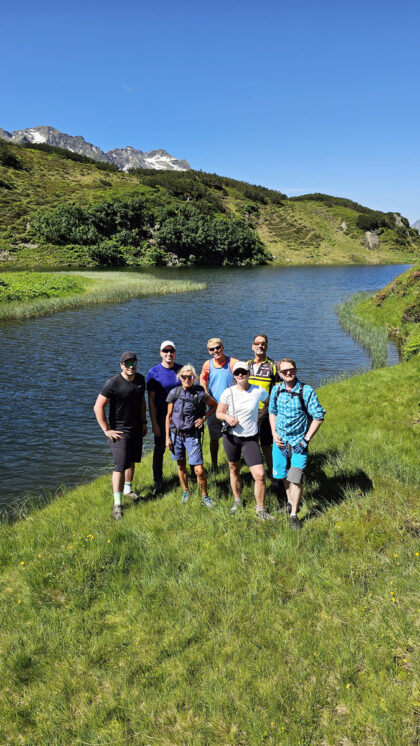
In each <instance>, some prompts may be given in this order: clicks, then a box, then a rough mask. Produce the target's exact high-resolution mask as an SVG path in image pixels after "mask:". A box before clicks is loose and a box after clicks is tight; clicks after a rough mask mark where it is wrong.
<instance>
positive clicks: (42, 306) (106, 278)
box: [0, 270, 205, 321]
mask: <svg viewBox="0 0 420 746" xmlns="http://www.w3.org/2000/svg"><path fill="white" fill-rule="evenodd" d="M39 274H40V275H41V277H42V278H45V277H48V276H49V275H51V279H54V277H57V278H62V277H63V276H65V277H67V278H69V279H71V278H75V279H78V278H81V279H82V280H86V281H87V282H88V285H87V286H86V287H84V288H77V290H76V292H74V293H71V292H67V293H66V294H64V295H59V296H56V295H54V294H52V295H50V297H40V298H36V299H28V300H26V301H17V300H12V301H5V302H1V303H0V321H10V320H19V319H28V318H35V317H38V316H47V315H49V314H53V313H57V312H59V311H64V310H71V309H76V308H83V307H86V306H94V305H98V304H102V303H122V302H125V301H128V300H130V299H131V298H141V297H146V296H149V295H156V294H157V295H167V294H169V293H185V292H192V291H199V290H203V289H204V288H205V283H192V282H185V281H182V280H173V281H172V282H171V281H169V282H167V281H165V282H164V281H163V280H159V279H158V278H155V277H153V275H150V274H141V275H139V276H138V277H136V278H134V277H133V275H129V274H125V273H122V272H116V271H112V270H111V271H109V272H103V273H101V272H98V271H97V272H94V271H92V272H85V271H81V270H73V271H70V272H53V273H48V272H43V273H39ZM99 275H101V276H100V277H99ZM11 277H12V282H11V283H10V281H9V283H8V284H10V285H11V286H12V287H13V280H15V283H16V279H17V278H19V276H18V274H15V273H13V274H11ZM35 277H36V275H35V273H34V275H33V278H34V279H35ZM2 278H3V281H4V282H6V283H7V280H4V275H2V274H0V281H1V280H2ZM45 292H46V293H48V288H47V289H46V291H45Z"/></svg>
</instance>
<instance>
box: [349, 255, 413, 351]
mask: <svg viewBox="0 0 420 746" xmlns="http://www.w3.org/2000/svg"><path fill="white" fill-rule="evenodd" d="M354 311H355V314H356V316H357V318H358V319H360V320H361V323H364V324H370V325H371V327H375V328H376V329H380V328H386V330H387V332H388V334H389V335H390V336H392V337H393V338H394V339H398V340H399V341H400V343H401V348H402V354H403V357H404V358H409V357H411V356H412V355H414V354H417V353H418V352H420V265H417V266H416V267H412V268H411V269H409V270H408V271H407V272H404V273H403V274H402V275H399V277H397V278H396V279H395V280H393V281H392V282H391V283H390V284H389V285H387V286H386V287H385V288H384V289H383V290H380V291H378V292H377V293H376V294H375V295H374V296H373V297H369V298H365V300H364V301H362V302H359V303H357V304H356V306H355V309H354Z"/></svg>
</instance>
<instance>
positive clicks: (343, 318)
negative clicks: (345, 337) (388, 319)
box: [335, 293, 388, 368]
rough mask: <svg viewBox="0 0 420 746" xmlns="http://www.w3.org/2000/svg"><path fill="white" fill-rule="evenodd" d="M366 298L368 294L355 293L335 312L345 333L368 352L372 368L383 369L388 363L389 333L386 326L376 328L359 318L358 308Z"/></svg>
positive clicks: (337, 307)
mask: <svg viewBox="0 0 420 746" xmlns="http://www.w3.org/2000/svg"><path fill="white" fill-rule="evenodd" d="M366 297H367V293H355V295H353V296H352V297H351V298H349V299H348V300H347V301H345V302H344V303H341V304H340V305H338V306H336V308H335V310H336V312H337V315H338V318H339V321H340V324H341V326H342V327H343V329H344V331H345V332H347V333H348V334H351V336H352V337H353V339H355V340H356V342H358V343H359V344H360V345H362V347H364V348H365V350H367V351H368V353H369V355H370V359H371V365H372V368H382V367H383V366H384V365H386V364H387V362H388V333H387V329H386V327H385V325H383V326H374V325H372V323H371V322H370V321H365V320H364V319H362V318H360V316H358V314H357V306H358V304H360V303H361V301H363V300H364V299H366Z"/></svg>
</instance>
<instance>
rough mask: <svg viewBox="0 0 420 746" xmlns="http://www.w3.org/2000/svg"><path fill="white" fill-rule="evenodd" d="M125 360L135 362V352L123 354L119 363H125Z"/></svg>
mask: <svg viewBox="0 0 420 746" xmlns="http://www.w3.org/2000/svg"><path fill="white" fill-rule="evenodd" d="M127 360H137V355H136V353H135V352H123V354H122V355H121V357H120V363H125V362H126V361H127Z"/></svg>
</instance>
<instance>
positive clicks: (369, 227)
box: [356, 212, 379, 231]
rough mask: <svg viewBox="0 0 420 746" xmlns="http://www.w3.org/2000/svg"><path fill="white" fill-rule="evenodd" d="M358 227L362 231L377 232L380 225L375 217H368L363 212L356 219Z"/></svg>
mask: <svg viewBox="0 0 420 746" xmlns="http://www.w3.org/2000/svg"><path fill="white" fill-rule="evenodd" d="M356 225H357V227H358V228H360V229H361V230H362V231H376V230H377V229H378V228H379V223H378V220H377V218H376V216H375V215H366V214H365V213H363V212H361V213H359V215H358V216H357V218H356Z"/></svg>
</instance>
